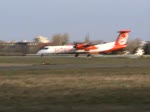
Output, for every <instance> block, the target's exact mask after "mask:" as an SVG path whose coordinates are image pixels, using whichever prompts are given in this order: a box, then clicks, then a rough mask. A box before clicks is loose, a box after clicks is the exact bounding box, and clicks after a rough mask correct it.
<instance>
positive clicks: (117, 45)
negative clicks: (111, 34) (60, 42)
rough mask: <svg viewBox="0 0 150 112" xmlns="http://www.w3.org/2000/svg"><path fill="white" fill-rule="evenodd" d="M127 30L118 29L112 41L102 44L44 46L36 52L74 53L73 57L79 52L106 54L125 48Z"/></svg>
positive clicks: (41, 53) (42, 53)
mask: <svg viewBox="0 0 150 112" xmlns="http://www.w3.org/2000/svg"><path fill="white" fill-rule="evenodd" d="M129 32H130V30H121V31H118V33H119V35H118V37H117V39H116V41H114V42H108V43H104V44H86V43H76V44H75V45H69V46H67V45H65V46H45V47H44V48H43V49H41V50H39V51H38V52H37V54H38V55H44V54H75V57H78V56H79V54H87V56H90V55H91V54H106V53H110V52H113V51H116V50H121V49H124V48H126V46H127V45H126V43H127V39H128V34H129Z"/></svg>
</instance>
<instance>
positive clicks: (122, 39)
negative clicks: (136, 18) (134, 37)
mask: <svg viewBox="0 0 150 112" xmlns="http://www.w3.org/2000/svg"><path fill="white" fill-rule="evenodd" d="M129 32H130V30H121V31H119V33H120V34H119V36H118V38H117V40H116V46H121V45H125V44H126V43H127V39H128V33H129Z"/></svg>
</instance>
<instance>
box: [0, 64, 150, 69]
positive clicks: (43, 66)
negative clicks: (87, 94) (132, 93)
mask: <svg viewBox="0 0 150 112" xmlns="http://www.w3.org/2000/svg"><path fill="white" fill-rule="evenodd" d="M142 66H150V63H139V64H137V63H135V64H106V65H105V64H66V65H23V66H19V65H17V66H2V65H1V66H0V70H22V69H23V70H24V69H68V68H115V67H142Z"/></svg>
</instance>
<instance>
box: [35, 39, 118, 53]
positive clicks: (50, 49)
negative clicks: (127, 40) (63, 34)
mask: <svg viewBox="0 0 150 112" xmlns="http://www.w3.org/2000/svg"><path fill="white" fill-rule="evenodd" d="M114 46H115V42H109V43H105V44H98V45H95V47H97V49H94V50H89V51H85V50H76V49H75V48H74V46H73V45H71V46H46V47H44V48H43V49H41V50H39V51H38V52H37V54H75V53H88V52H90V53H92V52H104V51H107V50H109V49H112V48H113V47H114Z"/></svg>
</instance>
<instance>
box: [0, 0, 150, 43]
mask: <svg viewBox="0 0 150 112" xmlns="http://www.w3.org/2000/svg"><path fill="white" fill-rule="evenodd" d="M121 29H131V30H132V32H131V34H130V38H141V39H142V40H150V0H0V40H7V41H8V40H16V41H20V40H25V39H26V40H28V41H32V40H33V38H34V37H36V36H37V35H43V36H45V37H48V38H49V39H51V37H52V36H53V35H54V34H57V33H62V34H63V33H68V34H69V35H70V40H71V41H78V40H80V41H83V40H84V38H85V36H86V35H87V34H89V35H90V38H91V40H104V41H113V40H115V39H116V36H117V33H116V31H118V30H121Z"/></svg>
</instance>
